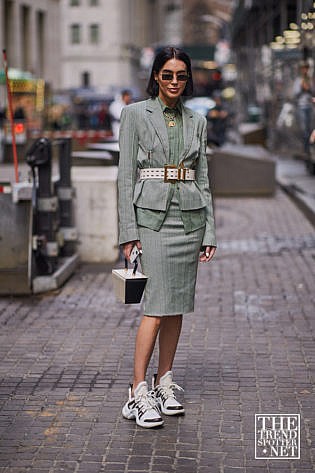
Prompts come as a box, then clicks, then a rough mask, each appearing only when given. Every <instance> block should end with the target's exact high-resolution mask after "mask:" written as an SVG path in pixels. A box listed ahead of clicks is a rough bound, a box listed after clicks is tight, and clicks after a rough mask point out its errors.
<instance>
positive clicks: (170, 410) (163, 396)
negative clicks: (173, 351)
mask: <svg viewBox="0 0 315 473" xmlns="http://www.w3.org/2000/svg"><path fill="white" fill-rule="evenodd" d="M155 378H156V376H154V377H153V379H152V389H154V392H155V399H156V401H157V403H158V405H159V407H160V410H161V412H162V413H163V414H166V415H168V416H174V415H180V414H184V412H185V409H184V408H183V406H182V405H181V404H180V402H178V401H177V399H176V397H175V394H174V390H175V389H177V390H178V391H184V390H183V388H181V387H180V386H178V384H176V383H174V382H173V373H172V371H167V372H166V373H165V374H164V375H163V376H162V377H161V379H160V384H158V385H157V386H154V384H155Z"/></svg>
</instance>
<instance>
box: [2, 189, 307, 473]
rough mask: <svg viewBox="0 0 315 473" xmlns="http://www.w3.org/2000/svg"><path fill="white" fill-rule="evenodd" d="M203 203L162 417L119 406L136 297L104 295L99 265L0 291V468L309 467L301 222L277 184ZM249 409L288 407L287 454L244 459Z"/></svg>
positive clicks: (197, 470) (251, 452)
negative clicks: (159, 424) (188, 305)
mask: <svg viewBox="0 0 315 473" xmlns="http://www.w3.org/2000/svg"><path fill="white" fill-rule="evenodd" d="M216 215H217V226H218V240H219V245H220V249H218V251H217V256H216V258H215V260H214V261H213V262H212V263H211V264H208V265H201V266H200V270H199V276H198V284H197V298H196V308H195V313H194V314H193V315H187V316H186V317H185V321H184V327H183V333H182V338H181V341H180V345H179V348H178V354H177V357H176V359H175V366H174V372H175V380H176V382H177V383H178V384H180V385H182V386H183V387H184V388H185V392H184V394H183V401H184V404H185V407H186V415H185V416H184V417H179V418H171V417H170V418H166V419H165V425H164V427H163V428H162V429H159V430H145V429H141V428H139V427H137V426H136V425H135V423H134V422H133V421H128V420H125V419H123V418H122V417H121V406H122V404H123V403H124V401H125V400H126V396H127V385H128V382H129V381H130V376H131V370H132V351H133V344H134V338H135V332H136V328H137V325H138V322H139V317H140V309H139V307H138V306H128V307H127V306H123V305H120V304H119V303H117V302H115V298H114V295H113V292H112V285H111V276H110V272H109V270H108V268H107V270H104V269H102V268H100V267H95V266H83V267H82V268H81V269H80V270H79V271H78V272H77V273H76V274H75V275H74V276H73V277H72V278H71V280H70V281H68V283H67V284H66V285H65V286H64V287H63V288H62V289H61V290H60V291H56V292H54V293H50V294H46V295H43V296H34V297H28V298H18V297H13V298H2V299H0V323H1V332H0V379H1V384H0V439H1V440H0V441H1V447H0V472H1V473H25V472H34V473H35V472H38V473H57V472H66V473H68V472H75V473H98V472H106V473H136V472H150V473H151V472H152V473H164V472H174V471H175V472H181V473H182V472H183V473H185V472H187V473H212V472H213V473H240V472H242V473H263V472H268V473H279V472H280V473H281V472H283V473H311V472H313V471H314V470H315V459H314V454H315V449H314V445H313V444H312V439H313V438H314V432H315V424H314V420H315V410H314V406H315V403H314V361H315V360H314V358H315V344H314V324H315V304H314V287H315V277H314V272H315V267H314V266H315V265H314V258H315V234H314V229H313V228H312V227H311V225H310V224H309V223H308V221H307V220H306V219H305V217H304V216H303V215H302V214H301V213H300V212H299V210H297V209H296V207H295V206H294V204H293V203H292V202H291V201H290V200H289V198H288V197H287V196H286V195H285V194H283V193H282V192H281V191H278V193H277V195H276V197H274V198H255V199H254V198H252V199H251V198H243V199H222V198H221V199H218V200H217V201H216ZM156 361H157V360H156V353H155V354H154V357H153V360H152V363H151V365H150V368H149V375H150V376H151V375H152V373H153V372H154V366H155V365H156ZM256 413H275V414H280V413H282V414H296V413H299V414H300V415H301V458H300V459H299V460H294V459H289V458H286V459H283V460H282V459H276V460H270V459H259V460H258V459H255V414H256Z"/></svg>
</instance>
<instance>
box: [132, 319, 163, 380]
mask: <svg viewBox="0 0 315 473" xmlns="http://www.w3.org/2000/svg"><path fill="white" fill-rule="evenodd" d="M160 323H161V317H152V316H146V315H144V316H143V318H142V320H141V323H140V326H139V328H138V333H137V337H136V348H135V357H134V378H133V387H134V388H136V387H137V386H138V384H139V383H141V382H142V381H144V380H145V377H146V372H147V369H148V365H149V362H150V359H151V356H152V352H153V349H154V345H155V341H156V337H157V334H158V332H159V329H160Z"/></svg>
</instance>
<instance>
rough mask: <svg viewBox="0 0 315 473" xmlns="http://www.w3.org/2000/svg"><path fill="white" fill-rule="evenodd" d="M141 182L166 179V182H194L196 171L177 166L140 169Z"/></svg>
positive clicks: (169, 165)
mask: <svg viewBox="0 0 315 473" xmlns="http://www.w3.org/2000/svg"><path fill="white" fill-rule="evenodd" d="M139 177H140V180H144V179H164V182H177V181H194V180H195V178H196V171H195V170H194V169H189V168H184V167H177V166H175V164H165V165H164V168H145V169H140V176H139Z"/></svg>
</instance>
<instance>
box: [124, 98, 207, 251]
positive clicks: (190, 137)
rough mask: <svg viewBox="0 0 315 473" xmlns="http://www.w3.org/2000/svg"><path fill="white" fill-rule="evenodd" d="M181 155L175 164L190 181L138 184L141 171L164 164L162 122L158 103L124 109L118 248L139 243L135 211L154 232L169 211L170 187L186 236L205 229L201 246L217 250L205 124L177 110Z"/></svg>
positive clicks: (165, 139) (166, 151)
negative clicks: (193, 172) (193, 177)
mask: <svg viewBox="0 0 315 473" xmlns="http://www.w3.org/2000/svg"><path fill="white" fill-rule="evenodd" d="M182 118H183V135H184V136H183V138H184V149H183V152H182V154H181V156H180V157H179V164H182V165H184V167H187V168H191V169H195V170H196V180H195V181H179V182H177V183H176V184H173V183H165V182H164V181H163V180H162V179H161V180H155V179H154V180H153V179H152V180H151V179H147V180H142V181H140V180H139V179H138V171H139V169H141V168H148V167H152V168H163V166H164V164H168V156H169V144H168V135H167V129H166V126H165V119H164V116H163V113H162V109H161V106H160V104H159V101H158V100H157V99H148V100H145V101H142V102H137V103H134V104H131V105H128V106H127V107H125V108H124V109H123V111H122V115H121V122H120V137H119V146H120V157H119V168H118V213H119V243H120V244H122V243H126V242H128V241H133V240H139V233H138V222H137V210H138V211H139V212H140V211H141V225H143V226H146V227H148V228H151V229H152V230H156V231H158V230H159V229H160V227H161V225H162V223H163V221H164V218H165V215H166V212H167V210H168V207H169V204H170V201H171V198H172V195H173V191H174V187H172V186H176V188H177V190H178V193H177V195H178V200H179V208H180V210H181V212H182V216H183V221H184V227H185V233H189V232H191V231H194V230H196V229H197V228H201V227H202V226H204V227H205V233H204V238H203V243H202V245H203V246H207V245H210V246H216V238H215V229H214V217H213V207H212V198H211V192H210V188H209V180H208V164H207V158H206V147H207V122H206V119H205V118H204V117H202V116H201V115H199V114H198V113H196V112H193V111H192V110H190V109H189V108H187V107H185V106H184V105H183V106H182Z"/></svg>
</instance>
